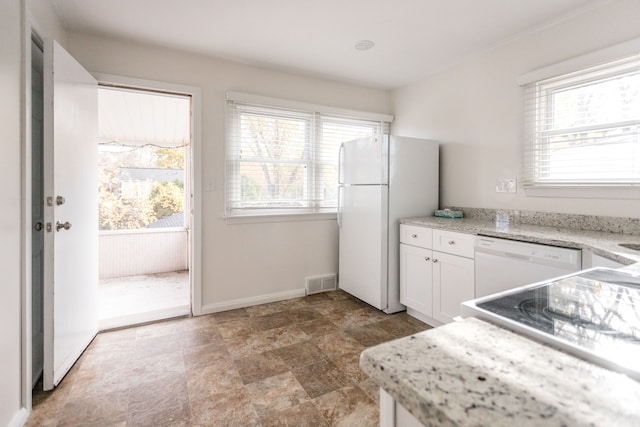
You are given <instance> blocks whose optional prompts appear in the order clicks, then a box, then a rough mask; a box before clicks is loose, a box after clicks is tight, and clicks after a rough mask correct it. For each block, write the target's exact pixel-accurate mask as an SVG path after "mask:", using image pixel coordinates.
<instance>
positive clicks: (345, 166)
mask: <svg viewBox="0 0 640 427" xmlns="http://www.w3.org/2000/svg"><path fill="white" fill-rule="evenodd" d="M339 170H340V172H339V182H340V184H345V185H359V184H387V183H388V182H389V136H388V135H377V136H375V137H372V138H362V139H355V140H353V141H348V142H343V143H342V145H341V146H340V168H339Z"/></svg>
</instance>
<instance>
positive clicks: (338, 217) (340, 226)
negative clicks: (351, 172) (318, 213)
mask: <svg viewBox="0 0 640 427" xmlns="http://www.w3.org/2000/svg"><path fill="white" fill-rule="evenodd" d="M341 195H342V187H338V209H337V212H336V219H337V220H338V228H342V203H340V200H341V199H342V197H340V196H341Z"/></svg>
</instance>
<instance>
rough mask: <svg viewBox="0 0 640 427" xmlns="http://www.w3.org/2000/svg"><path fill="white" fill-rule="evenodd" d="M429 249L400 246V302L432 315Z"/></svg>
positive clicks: (430, 255)
mask: <svg viewBox="0 0 640 427" xmlns="http://www.w3.org/2000/svg"><path fill="white" fill-rule="evenodd" d="M431 261H432V251H431V250H430V249H422V248H417V247H415V246H409V245H404V244H401V245H400V302H401V303H402V304H404V305H406V306H407V307H410V308H413V309H414V310H417V311H419V312H420V313H422V314H424V315H426V316H429V317H431V316H432V315H433V308H432V307H433V304H432V301H433V294H432V291H433V278H432V276H433V263H432V262H431Z"/></svg>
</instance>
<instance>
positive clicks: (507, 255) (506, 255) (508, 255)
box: [476, 247, 534, 262]
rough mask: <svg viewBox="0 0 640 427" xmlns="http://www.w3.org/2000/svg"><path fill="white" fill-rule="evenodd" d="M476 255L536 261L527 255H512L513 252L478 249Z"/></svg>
mask: <svg viewBox="0 0 640 427" xmlns="http://www.w3.org/2000/svg"><path fill="white" fill-rule="evenodd" d="M476 253H483V254H487V255H493V256H499V257H503V258H515V259H521V260H525V261H532V262H534V260H533V259H532V258H531V257H529V256H526V255H519V254H514V253H511V252H500V251H492V250H487V249H486V248H479V247H476Z"/></svg>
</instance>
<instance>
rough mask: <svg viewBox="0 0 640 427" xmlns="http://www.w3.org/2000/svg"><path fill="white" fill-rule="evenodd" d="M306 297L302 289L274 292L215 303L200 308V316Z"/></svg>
mask: <svg viewBox="0 0 640 427" xmlns="http://www.w3.org/2000/svg"><path fill="white" fill-rule="evenodd" d="M305 295H306V292H305V290H304V288H302V289H296V290H293V291H285V292H276V293H274V294H266V295H258V296H255V297H249V298H240V299H234V300H230V301H224V302H217V303H215V304H206V305H203V306H202V314H212V313H219V312H221V311H227V310H233V309H236V308H244V307H251V306H253V305H260V304H266V303H269V302H276V301H284V300H288V299H293V298H300V297H303V296H305Z"/></svg>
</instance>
